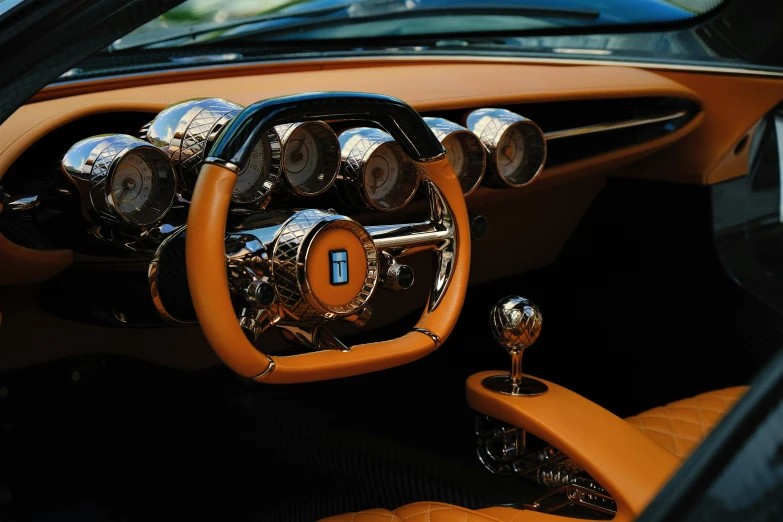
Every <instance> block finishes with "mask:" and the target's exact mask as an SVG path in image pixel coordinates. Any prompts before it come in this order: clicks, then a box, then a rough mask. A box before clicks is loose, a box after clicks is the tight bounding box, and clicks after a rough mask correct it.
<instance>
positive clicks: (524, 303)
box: [489, 295, 542, 354]
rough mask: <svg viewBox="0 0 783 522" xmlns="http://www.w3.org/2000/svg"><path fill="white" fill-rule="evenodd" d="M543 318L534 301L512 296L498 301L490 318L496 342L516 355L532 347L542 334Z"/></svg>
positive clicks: (490, 325)
mask: <svg viewBox="0 0 783 522" xmlns="http://www.w3.org/2000/svg"><path fill="white" fill-rule="evenodd" d="M541 322H542V316H541V312H540V311H539V310H538V307H537V306H536V305H535V303H533V302H532V301H530V300H528V299H525V298H524V297H520V296H518V295H510V296H508V297H504V298H503V299H501V300H500V301H498V302H497V303H496V304H495V306H494V307H492V312H491V313H490V316H489V327H490V329H491V330H492V336H493V337H494V338H495V341H497V343H498V344H499V345H500V346H502V347H503V348H505V349H506V351H507V352H508V353H510V354H511V353H514V352H519V351H522V350H524V349H525V348H528V347H530V346H531V345H532V344H533V343H535V342H536V339H538V336H539V334H540V333H541Z"/></svg>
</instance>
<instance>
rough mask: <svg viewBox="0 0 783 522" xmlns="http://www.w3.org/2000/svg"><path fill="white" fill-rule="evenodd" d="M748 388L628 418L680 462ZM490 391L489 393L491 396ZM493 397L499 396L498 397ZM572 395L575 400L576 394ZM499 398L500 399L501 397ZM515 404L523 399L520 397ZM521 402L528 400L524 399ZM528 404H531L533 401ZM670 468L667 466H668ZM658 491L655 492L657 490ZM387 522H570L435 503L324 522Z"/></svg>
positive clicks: (535, 514) (557, 391)
mask: <svg viewBox="0 0 783 522" xmlns="http://www.w3.org/2000/svg"><path fill="white" fill-rule="evenodd" d="M492 373H493V372H484V373H482V374H477V375H479V376H481V377H484V376H486V375H490V374H492ZM475 377H476V376H473V377H471V379H469V380H468V390H469V397H470V389H471V388H470V384H471V380H472V381H474V382H475V381H477V380H478V378H475ZM547 384H548V385H549V386H550V393H552V392H554V393H555V394H558V395H562V394H563V393H566V394H567V395H570V394H572V393H573V392H568V391H567V390H565V389H564V388H560V387H559V386H557V385H553V384H552V383H547ZM747 390H748V387H747V386H736V387H734V388H726V389H724V390H716V391H712V392H707V393H702V394H701V395H697V396H696V397H692V398H690V399H683V400H680V401H676V402H673V403H671V404H668V405H666V406H661V407H659V408H653V409H652V410H649V411H646V412H644V413H640V414H639V415H636V416H634V417H630V418H628V419H626V420H627V421H628V423H630V424H631V425H632V426H634V427H636V428H638V429H639V430H640V431H641V432H642V433H644V434H645V435H647V436H648V437H649V438H650V439H652V440H653V441H655V442H656V443H657V444H659V445H661V446H663V447H664V448H666V449H667V450H669V451H671V452H672V453H673V454H674V455H676V456H677V457H679V458H680V459H684V458H686V457H687V456H688V455H690V453H691V452H692V451H693V450H694V449H695V448H696V446H698V445H699V444H700V443H701V441H702V440H704V438H705V437H706V436H707V435H708V434H709V432H710V431H711V430H712V429H713V428H714V427H715V425H716V424H718V422H719V421H720V420H721V419H722V418H723V416H724V415H725V414H726V413H727V412H728V411H729V410H730V409H731V407H732V406H733V405H734V403H736V402H737V401H738V400H739V399H740V397H742V395H743V394H744V393H745V392H746V391H747ZM487 393H490V394H491V392H487ZM494 395H496V396H497V394H494ZM547 395H548V394H547ZM573 395H574V396H575V395H576V394H573ZM497 397H501V398H502V396H497ZM544 397H546V395H544ZM577 397H578V396H577ZM561 398H570V399H571V400H576V401H578V402H580V404H579V405H580V406H581V407H586V406H589V405H592V403H589V401H587V399H581V398H580V399H581V401H580V400H579V399H574V397H561ZM517 400H519V399H518V398H517ZM521 400H522V401H525V400H526V399H521ZM527 400H529V399H527ZM473 401H474V403H477V402H479V401H478V400H477V398H476V397H475V395H474V398H473ZM566 402H568V401H566ZM528 405H530V403H529V402H528ZM593 408H595V406H594V405H593V406H592V407H590V408H587V409H588V410H590V411H589V413H592V414H595V413H597V410H595V409H593ZM606 413H607V415H608V416H611V417H612V418H613V417H614V416H612V415H611V414H610V413H609V412H606ZM608 416H607V417H604V418H607V419H609V418H610V417H608ZM618 422H622V421H619V419H618ZM612 424H613V427H614V428H618V427H619V426H620V425H619V424H614V423H612ZM654 446H655V445H653V447H654ZM634 447H635V448H637V449H638V448H640V445H639V444H638V441H637V444H636V445H635V446H634ZM648 448H649V446H648ZM653 453H654V454H658V455H660V453H658V452H655V451H654V452H653ZM669 459H670V457H669ZM664 460H668V459H664ZM666 467H669V466H668V465H667V466H666ZM625 478H626V479H627V478H628V477H627V476H626V477H625ZM655 492H657V487H656V491H655ZM653 493H654V492H653ZM634 518H635V515H634V513H629V512H628V511H627V510H621V512H619V513H618V515H617V517H615V520H620V521H623V520H633V519H634ZM384 520H389V522H394V521H403V520H405V521H410V522H424V521H431V522H465V521H467V522H485V521H495V522H497V521H500V522H557V521H561V520H566V519H563V518H562V517H559V516H557V515H549V514H546V513H539V512H536V511H528V510H519V509H512V508H506V507H490V508H484V509H479V510H477V511H471V510H469V509H465V508H461V507H458V506H452V505H449V504H441V503H436V502H417V503H415V504H409V505H407V506H403V507H401V508H398V509H395V510H394V511H388V510H386V509H369V510H366V511H360V512H358V513H346V514H344V515H338V516H334V517H329V518H326V519H324V521H325V522H382V521H384Z"/></svg>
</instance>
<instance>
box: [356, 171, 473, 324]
mask: <svg viewBox="0 0 783 522" xmlns="http://www.w3.org/2000/svg"><path fill="white" fill-rule="evenodd" d="M421 184H422V187H423V189H424V192H425V193H426V195H427V200H428V201H429V219H427V221H423V222H420V223H407V224H397V225H376V226H370V227H367V232H369V233H370V235H371V236H372V238H373V240H374V241H375V246H376V247H377V248H378V250H383V251H386V252H387V253H389V254H390V255H391V256H393V257H395V258H398V257H402V256H406V255H410V254H415V253H416V252H421V251H425V250H434V251H435V254H436V256H437V257H436V263H435V267H436V268H435V282H434V284H433V288H432V290H431V292H430V301H429V304H428V307H427V311H428V313H432V311H434V310H435V309H436V308H437V307H438V305H439V304H440V301H441V299H443V295H444V294H445V293H446V290H447V289H448V286H449V283H450V282H451V277H452V275H453V273H454V268H455V267H456V265H457V254H458V247H459V245H458V238H457V234H456V223H455V221H454V216H453V214H452V212H451V208H449V205H448V203H447V202H446V198H445V197H444V196H443V194H442V193H441V191H440V190H439V189H438V187H437V186H436V185H435V184H434V183H433V182H432V181H430V180H429V179H424V180H422V182H421Z"/></svg>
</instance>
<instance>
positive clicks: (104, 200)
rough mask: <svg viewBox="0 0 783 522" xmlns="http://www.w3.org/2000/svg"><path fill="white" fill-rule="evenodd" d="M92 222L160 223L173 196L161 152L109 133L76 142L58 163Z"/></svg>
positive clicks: (171, 180) (171, 176) (167, 166)
mask: <svg viewBox="0 0 783 522" xmlns="http://www.w3.org/2000/svg"><path fill="white" fill-rule="evenodd" d="M61 168H62V170H63V172H64V173H65V174H66V175H67V176H68V177H69V178H70V179H71V181H73V182H74V184H75V185H76V186H77V187H78V188H79V192H80V194H81V196H82V202H83V204H84V206H85V208H86V209H87V210H88V212H89V214H90V215H91V216H92V217H93V218H97V219H98V220H101V221H108V222H117V221H119V222H124V223H127V224H129V225H134V226H141V227H144V226H147V225H151V224H153V223H156V222H159V221H160V220H161V219H163V217H164V216H165V215H166V212H168V210H169V208H170V207H171V205H172V203H173V202H174V197H175V195H176V181H175V176H174V169H173V167H172V165H171V162H170V161H169V158H168V156H167V155H166V153H165V152H163V151H161V150H160V149H158V148H156V147H153V146H152V145H150V144H149V143H146V142H144V141H142V140H140V139H138V138H134V137H133V136H128V135H125V134H107V135H101V136H93V137H92V138H87V139H85V140H82V141H80V142H78V143H76V144H75V145H74V146H73V147H71V148H70V150H69V151H68V152H67V153H66V154H65V156H64V157H63V160H62V162H61Z"/></svg>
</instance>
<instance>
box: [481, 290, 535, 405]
mask: <svg viewBox="0 0 783 522" xmlns="http://www.w3.org/2000/svg"><path fill="white" fill-rule="evenodd" d="M542 322H543V318H542V316H541V312H540V311H539V310H538V307H537V306H536V305H535V304H534V303H533V302H532V301H529V300H528V299H525V298H524V297H519V296H516V295H510V296H508V297H504V298H503V299H501V300H500V301H498V302H497V303H496V304H495V306H493V307H492V312H491V313H490V316H489V327H490V329H491V330H492V336H493V337H494V338H495V341H497V343H498V344H499V345H500V346H502V347H503V348H505V349H506V351H507V352H508V354H509V355H510V356H511V371H510V372H509V374H508V375H494V376H492V377H487V378H486V379H484V382H483V384H484V387H486V388H488V389H490V390H493V391H496V392H500V393H504V394H507V395H523V396H535V395H542V394H544V393H546V391H547V389H548V388H547V386H546V384H544V383H543V382H541V381H538V380H536V379H531V378H530V377H523V376H522V355H523V354H524V351H525V349H527V348H530V346H531V345H532V344H533V343H535V342H536V339H538V336H539V334H540V333H541V323H542Z"/></svg>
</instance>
